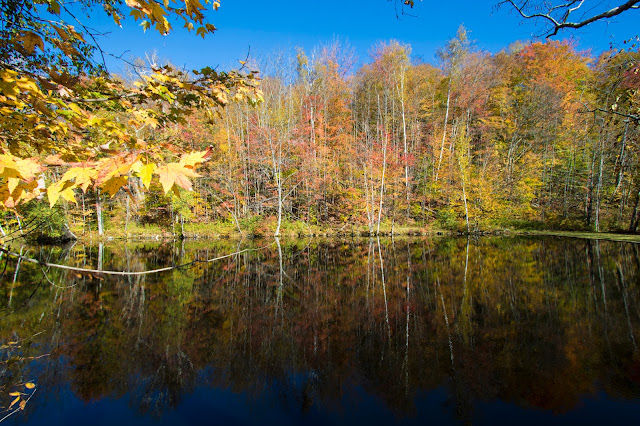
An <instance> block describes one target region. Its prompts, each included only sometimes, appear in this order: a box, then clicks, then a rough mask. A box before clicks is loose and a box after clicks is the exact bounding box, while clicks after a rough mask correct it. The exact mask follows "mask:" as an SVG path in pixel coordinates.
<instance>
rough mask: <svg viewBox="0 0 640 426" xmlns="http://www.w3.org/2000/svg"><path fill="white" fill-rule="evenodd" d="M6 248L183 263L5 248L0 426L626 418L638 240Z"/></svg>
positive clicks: (636, 373) (630, 417) (632, 396)
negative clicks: (68, 267) (24, 258)
mask: <svg viewBox="0 0 640 426" xmlns="http://www.w3.org/2000/svg"><path fill="white" fill-rule="evenodd" d="M12 251H13V252H22V254H23V255H25V256H27V257H29V258H35V259H38V260H41V261H44V262H49V263H56V264H64V265H72V266H76V267H81V268H87V269H101V270H105V271H106V270H110V271H127V272H141V271H148V270H153V269H158V268H164V267H167V266H178V265H184V264H187V266H183V267H179V268H175V269H171V270H168V271H163V272H158V273H155V274H139V275H127V276H110V275H105V274H99V273H86V272H78V271H75V270H63V269H59V268H56V267H51V266H45V265H42V264H40V265H38V264H34V263H29V262H26V261H21V262H18V261H17V260H16V258H14V257H11V258H9V257H7V255H6V254H4V256H3V258H2V259H0V268H2V269H0V271H2V270H3V271H4V272H3V275H2V277H1V278H0V283H1V287H0V306H1V308H0V309H1V311H0V316H1V317H2V321H1V322H0V344H2V349H1V350H0V392H2V395H0V405H2V406H3V413H2V415H0V418H2V417H5V416H6V415H8V414H11V413H13V412H14V411H15V413H14V414H11V415H10V416H9V417H8V418H6V419H5V420H4V423H5V424H11V425H13V424H16V425H18V424H19V425H41V424H46V425H49V426H52V425H74V424H78V425H80V424H82V425H84V424H86V423H87V421H89V422H90V423H91V424H97V425H102V424H104V425H114V424H118V425H125V424H136V425H158V424H167V425H188V424H203V423H204V424H209V423H212V424H213V423H218V424H238V425H243V424H258V423H259V424H279V425H288V424H300V423H305V424H354V423H356V422H357V423H363V424H367V425H373V424H425V423H430V424H492V425H493V424H516V423H517V424H531V425H534V424H536V425H537V424H540V423H543V422H544V423H545V424H572V423H578V422H580V423H582V424H601V423H604V422H614V423H615V422H622V421H630V422H633V421H637V419H639V418H640V350H639V349H638V344H639V341H640V334H639V333H638V330H639V329H640V245H638V244H633V243H620V242H607V241H596V240H586V239H570V238H560V237H525V236H518V237H481V238H475V239H473V238H472V239H467V238H424V239H383V240H377V239H353V240H304V241H303V240H300V241H295V242H285V241H278V242H277V243H276V242H274V241H270V240H261V241H253V242H242V243H238V242H233V241H200V242H168V243H153V244H152V243H138V244H127V245H124V243H122V242H120V243H113V244H111V243H110V244H107V245H104V246H102V245H100V246H87V245H81V244H76V245H75V246H73V247H67V248H60V247H53V248H50V247H28V246H24V247H20V246H19V245H15V243H14V246H13V247H12ZM239 251H240V253H239V254H234V255H232V256H228V257H223V258H221V259H218V260H215V261H211V262H207V261H206V260H208V259H213V258H217V257H220V256H224V255H226V254H229V253H233V252H239ZM14 401H15V402H14ZM12 403H14V405H12V406H11V409H9V408H8V407H9V406H10V404H12ZM21 403H23V406H24V410H17V411H16V410H15V409H16V408H19V406H20V405H19V404H21Z"/></svg>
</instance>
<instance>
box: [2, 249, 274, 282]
mask: <svg viewBox="0 0 640 426" xmlns="http://www.w3.org/2000/svg"><path fill="white" fill-rule="evenodd" d="M273 244H274V243H271V244H268V245H266V246H263V247H258V248H247V249H244V250H240V251H237V252H234V253H230V254H225V255H224V256H219V257H214V258H213V259H203V260H201V259H195V260H192V261H191V262H187V263H183V264H182V265H176V266H167V267H166V268H160V269H152V270H150V271H141V272H126V271H101V270H98V269H89V268H77V267H75V266H67V265H60V264H57V263H49V262H44V261H41V260H38V259H33V258H30V257H26V256H24V255H21V254H20V253H14V252H11V251H9V250H8V249H7V248H5V247H0V252H3V253H6V254H7V255H8V256H12V257H15V258H17V259H21V260H22V261H23V262H29V263H35V264H37V265H40V266H47V267H52V268H58V269H67V270H69V271H75V272H84V273H88V274H103V275H119V276H130V275H148V274H157V273H159V272H166V271H171V270H173V269H179V268H185V267H187V266H191V265H194V264H196V263H210V262H215V261H216V260H221V259H225V258H227V257H232V256H235V255H238V254H242V253H246V252H250V251H258V250H264V249H266V248H268V247H270V246H272V245H273Z"/></svg>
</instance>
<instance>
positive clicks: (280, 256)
mask: <svg viewBox="0 0 640 426" xmlns="http://www.w3.org/2000/svg"><path fill="white" fill-rule="evenodd" d="M275 240H276V245H277V246H278V261H279V264H280V274H279V283H278V294H277V297H276V312H275V315H276V318H277V317H278V308H279V307H280V304H281V303H282V290H283V284H284V283H283V279H282V278H283V276H284V269H283V267H282V247H280V238H278V237H275ZM283 308H284V306H283Z"/></svg>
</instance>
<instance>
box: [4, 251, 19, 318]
mask: <svg viewBox="0 0 640 426" xmlns="http://www.w3.org/2000/svg"><path fill="white" fill-rule="evenodd" d="M8 261H9V259H7V262H8ZM20 262H22V247H20V257H18V263H17V264H16V270H15V271H14V273H13V283H12V284H11V292H10V293H9V304H8V305H7V306H9V307H11V300H12V299H13V288H14V287H15V286H16V280H17V279H18V272H19V271H20Z"/></svg>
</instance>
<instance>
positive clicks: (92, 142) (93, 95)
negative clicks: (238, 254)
mask: <svg viewBox="0 0 640 426" xmlns="http://www.w3.org/2000/svg"><path fill="white" fill-rule="evenodd" d="M125 3H126V4H123V2H122V1H120V0H104V1H103V2H97V3H96V2H93V1H90V0H81V1H80V2H78V1H72V0H8V1H3V2H2V5H1V6H0V20H1V24H2V26H1V29H0V110H1V111H2V114H1V118H0V151H1V153H0V205H1V208H5V209H7V208H8V209H11V208H15V207H16V206H17V205H18V204H19V203H23V202H26V201H28V200H30V199H33V198H35V197H43V196H44V194H45V193H46V195H47V196H48V200H49V203H50V205H51V206H53V205H54V204H56V202H57V201H58V200H59V199H60V198H63V199H65V200H68V201H72V202H73V201H75V196H74V190H75V189H81V190H82V191H85V192H86V191H87V190H88V189H89V188H90V187H93V188H95V189H96V190H102V191H103V192H106V193H108V194H109V195H111V196H114V195H115V194H116V193H117V192H118V191H119V189H120V188H121V187H123V186H124V185H125V184H126V183H127V181H128V179H129V178H130V177H131V176H137V177H139V178H140V179H141V181H142V183H143V184H144V186H145V187H147V188H149V185H150V183H151V181H152V179H153V177H154V176H157V179H158V180H159V181H160V183H161V185H162V187H163V189H164V191H165V193H167V192H168V191H170V190H173V191H174V192H176V193H178V187H180V188H183V189H187V190H189V189H191V183H190V181H189V178H191V177H196V176H197V173H196V172H195V169H196V168H197V166H198V165H200V164H201V163H202V162H204V161H205V160H206V159H207V157H208V155H209V153H210V151H209V150H205V151H198V152H186V151H184V150H180V149H178V148H176V147H175V146H173V145H172V144H170V143H169V142H167V141H163V140H154V138H153V136H152V135H151V136H150V137H148V138H143V137H141V135H140V130H141V129H143V128H154V129H161V128H169V127H171V126H173V125H175V124H179V123H184V122H185V118H186V117H187V116H189V115H190V114H192V112H193V111H194V110H196V109H201V110H204V111H205V112H206V113H207V117H208V119H213V118H214V117H215V116H216V114H217V112H218V110H219V109H220V108H222V107H224V106H226V105H227V104H228V103H229V102H230V101H233V100H236V101H244V100H246V101H249V102H259V101H260V99H261V95H260V91H259V89H258V79H257V76H256V73H255V72H246V71H242V69H241V70H240V71H231V72H221V71H217V70H215V69H212V68H204V69H202V70H199V71H193V72H186V71H184V70H179V69H176V68H174V67H172V66H169V65H167V66H164V67H151V68H149V69H148V70H146V72H145V73H143V74H141V75H140V79H139V80H138V81H136V82H135V83H134V84H133V85H131V84H127V83H126V82H124V81H122V80H120V79H118V78H116V77H114V76H112V75H110V74H109V73H108V72H107V70H106V66H105V62H104V57H105V55H107V53H106V52H104V51H103V50H102V49H101V48H100V46H99V44H98V43H97V41H96V37H97V36H98V35H97V34H96V33H95V32H94V31H93V30H92V29H91V28H89V27H88V26H86V25H85V24H84V23H83V22H82V21H81V20H80V19H78V18H77V17H78V16H81V15H80V14H79V12H84V13H83V14H84V15H86V14H87V13H88V12H99V11H100V10H102V11H103V12H104V13H106V14H107V15H108V16H109V17H111V18H112V19H113V21H114V24H115V25H119V24H120V23H121V22H122V21H123V20H124V19H126V18H125V16H126V15H129V16H132V17H133V19H135V20H136V21H140V22H141V25H142V27H143V29H145V30H146V29H149V28H151V27H153V29H154V30H156V31H158V32H159V33H161V34H168V33H170V32H171V31H172V30H173V27H172V24H171V22H170V20H171V21H175V20H178V21H181V22H184V27H185V28H187V30H189V31H195V32H196V34H197V35H200V36H202V37H204V36H205V35H207V34H209V33H212V32H214V31H215V30H216V28H215V26H214V25H213V24H211V23H208V22H207V21H206V19H205V15H204V12H205V7H204V6H203V5H202V4H201V3H200V2H199V1H198V0H184V1H178V0H171V2H169V1H157V0H126V1H125ZM206 3H211V2H210V0H206ZM212 6H213V8H214V9H218V7H219V6H220V3H219V2H218V1H214V2H213V4H212ZM96 57H98V58H100V60H96V59H95V58H96ZM242 65H243V67H244V63H242ZM60 167H62V168H64V169H63V170H61V172H62V171H64V173H61V176H59V179H57V181H56V182H50V183H48V184H47V183H46V181H45V175H48V176H46V177H47V179H46V180H49V181H50V180H51V174H50V173H49V174H48V173H46V171H47V170H51V168H56V169H57V168H60ZM56 174H57V173H56Z"/></svg>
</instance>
